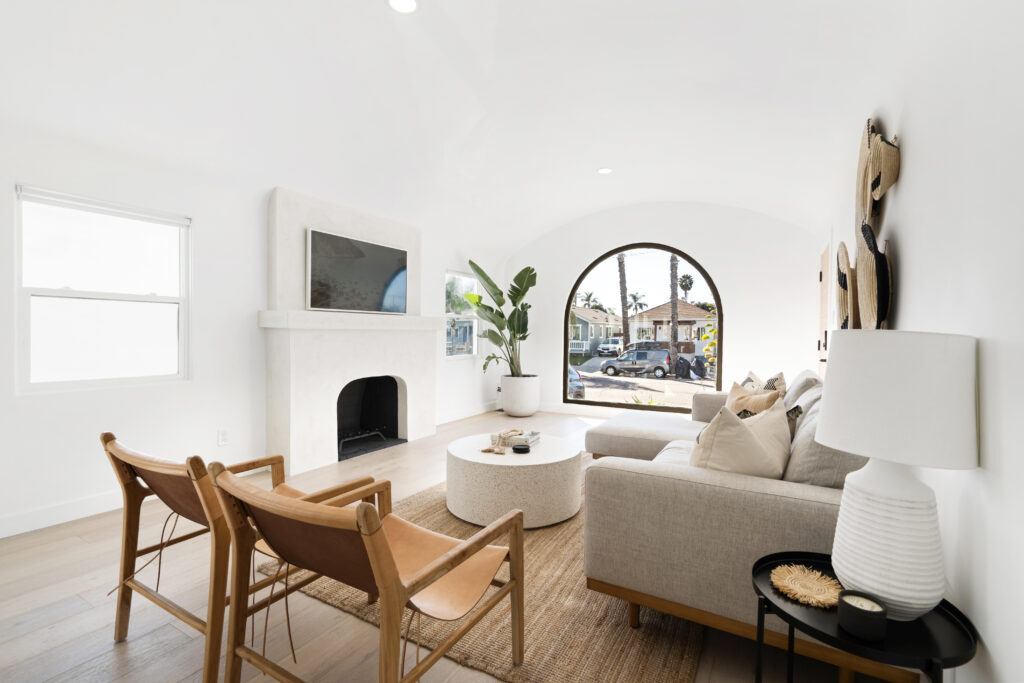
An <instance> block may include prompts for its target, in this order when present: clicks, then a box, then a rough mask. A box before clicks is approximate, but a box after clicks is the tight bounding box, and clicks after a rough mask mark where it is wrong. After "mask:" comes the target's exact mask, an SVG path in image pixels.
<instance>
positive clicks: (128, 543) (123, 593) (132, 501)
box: [114, 489, 142, 643]
mask: <svg viewBox="0 0 1024 683" xmlns="http://www.w3.org/2000/svg"><path fill="white" fill-rule="evenodd" d="M141 513H142V496H139V495H137V494H136V492H135V491H134V490H130V489H129V490H126V491H125V496H124V516H123V519H122V523H121V568H120V570H119V572H118V585H117V614H116V616H115V618H114V641H115V642H118V643H119V642H121V641H122V640H124V639H125V638H127V637H128V620H129V619H130V618H131V612H132V589H131V588H129V587H128V586H126V585H125V581H127V580H128V579H129V578H130V577H131V575H132V574H133V573H134V572H135V556H136V553H137V552H138V549H139V518H140V517H141Z"/></svg>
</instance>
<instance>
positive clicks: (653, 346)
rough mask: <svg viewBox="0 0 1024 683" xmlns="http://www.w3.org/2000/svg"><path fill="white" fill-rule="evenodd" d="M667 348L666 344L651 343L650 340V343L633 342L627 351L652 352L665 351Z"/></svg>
mask: <svg viewBox="0 0 1024 683" xmlns="http://www.w3.org/2000/svg"><path fill="white" fill-rule="evenodd" d="M665 346H666V343H665V342H658V341H650V340H648V341H638V342H633V343H632V344H630V345H629V346H628V347H626V350H627V351H630V350H632V349H648V350H650V349H665ZM665 350H667V349H665Z"/></svg>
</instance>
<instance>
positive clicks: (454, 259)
mask: <svg viewBox="0 0 1024 683" xmlns="http://www.w3.org/2000/svg"><path fill="white" fill-rule="evenodd" d="M422 250H423V263H424V264H425V266H426V268H425V271H429V272H425V273H424V285H423V310H424V313H423V314H424V315H444V312H445V301H444V284H445V280H444V278H445V273H447V272H453V273H462V274H467V275H473V272H472V271H471V270H470V267H469V260H470V259H473V261H474V262H476V263H477V265H479V266H480V267H482V268H483V269H484V270H485V271H486V272H488V273H490V275H491V277H497V274H498V273H499V272H500V271H499V268H498V267H497V265H496V264H497V260H496V259H495V258H494V257H493V253H487V252H483V253H481V252H479V251H478V250H477V249H476V248H473V249H472V250H470V249H467V247H466V246H465V245H464V244H463V242H462V241H461V240H460V239H459V236H457V235H452V236H451V237H450V238H449V239H436V238H429V239H425V240H424V241H423V244H422ZM438 348H439V349H440V351H439V357H438V361H437V423H438V424H444V423H445V422H451V421H453V420H458V419H460V418H463V417H468V416H470V415H477V414H479V413H483V412H486V411H488V410H494V408H495V405H496V397H497V388H498V377H499V376H500V374H501V373H500V372H499V371H498V370H496V369H495V368H494V366H493V365H492V366H491V368H489V369H488V370H487V372H486V373H484V372H483V364H484V357H485V356H486V355H487V354H488V353H490V352H491V349H492V347H491V345H490V343H489V342H487V341H484V340H482V339H480V340H477V354H476V355H475V356H462V357H455V358H448V357H446V356H445V355H444V354H445V333H444V331H442V332H441V333H440V335H439V339H438Z"/></svg>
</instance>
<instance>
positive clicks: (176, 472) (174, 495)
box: [100, 432, 373, 683]
mask: <svg viewBox="0 0 1024 683" xmlns="http://www.w3.org/2000/svg"><path fill="white" fill-rule="evenodd" d="M100 441H101V442H102V444H103V450H104V452H106V454H107V457H108V458H109V459H110V464H111V465H112V466H113V468H114V474H115V475H116V476H117V480H118V482H119V483H120V484H121V491H122V493H123V496H124V517H123V524H122V532H121V567H120V572H119V576H118V579H119V583H118V587H117V615H116V617H115V620H114V640H115V641H117V642H120V641H122V640H124V639H125V638H127V636H128V621H129V618H130V616H131V606H132V594H133V593H139V594H140V595H142V596H144V597H146V598H148V599H149V600H151V601H152V602H154V603H155V604H157V605H158V606H160V607H162V608H163V609H165V610H167V611H168V612H170V613H171V614H173V615H174V616H176V617H177V618H178V619H181V620H182V621H184V622H185V623H186V624H188V625H189V626H191V627H193V628H195V629H196V630H197V631H199V632H201V633H203V634H205V635H206V650H205V654H204V657H203V681H205V682H207V683H212V682H213V681H216V680H217V670H218V666H219V663H220V646H221V637H222V634H223V628H224V609H225V607H226V605H227V602H228V597H227V595H226V584H227V576H228V557H229V553H230V547H231V537H230V533H229V531H228V528H227V523H226V522H225V518H224V513H223V510H222V509H221V505H220V501H219V499H218V498H217V495H216V494H215V493H214V490H213V484H212V482H211V480H210V478H209V476H208V475H207V473H206V467H205V466H204V464H203V461H202V459H201V458H199V457H198V456H193V457H191V458H189V459H188V461H187V462H186V463H185V464H179V463H174V462H170V461H167V460H160V459H157V458H153V457H151V456H148V455H145V454H143V453H138V452H136V451H133V450H131V449H130V448H127V447H126V446H124V445H123V444H121V443H120V442H118V441H117V438H116V437H115V436H114V435H113V434H111V433H109V432H105V433H104V434H102V435H101V436H100ZM262 467H269V468H270V476H271V482H272V485H273V487H274V491H276V492H277V495H280V496H282V497H286V496H287V497H291V498H300V497H303V496H305V498H306V499H307V500H322V499H325V498H331V497H333V496H336V495H338V494H339V493H342V492H344V491H347V490H350V489H353V488H359V487H361V486H365V485H366V484H368V483H370V482H372V481H373V480H372V479H370V478H365V479H359V480H356V481H353V482H347V483H346V484H343V485H340V486H334V487H331V488H329V489H325V490H323V491H320V492H317V493H313V494H309V495H306V494H303V492H302V491H299V490H297V489H294V488H292V487H290V486H288V485H287V484H285V483H284V458H283V457H282V456H280V455H274V456H270V457H266V458H260V459H257V460H250V461H248V462H244V463H239V464H237V465H232V466H231V467H229V468H228V469H229V470H230V471H231V472H233V473H235V474H239V473H242V472H248V471H251V470H255V469H259V468H262ZM151 495H156V497H157V498H159V499H160V500H162V501H163V502H164V504H166V505H167V507H169V508H170V509H171V510H172V511H173V512H176V513H177V514H178V515H180V516H181V517H184V518H185V519H188V520H190V521H192V522H195V523H196V524H199V525H201V526H202V528H201V529H197V530H195V531H192V532H190V533H187V534H184V535H182V536H179V537H177V538H172V539H170V540H168V541H166V542H163V543H157V544H154V545H150V546H147V547H145V548H141V549H140V548H139V547H138V544H139V519H140V513H141V508H142V503H143V501H144V500H145V499H146V498H147V497H149V496H151ZM207 532H209V534H210V585H209V593H208V600H207V608H206V619H205V620H203V619H200V618H199V617H198V616H196V615H195V614H193V613H192V612H189V611H188V610H186V609H185V608H184V607H182V606H181V605H178V604H177V603H175V602H174V601H172V600H170V599H169V598H167V597H166V596H164V595H161V594H160V593H158V592H157V591H155V590H153V589H152V588H150V587H149V586H147V585H145V584H143V583H142V582H141V581H139V580H138V579H137V578H135V572H136V568H135V564H136V559H137V558H139V557H142V556H143V555H148V554H149V553H152V552H159V551H162V549H163V548H166V547H168V546H172V545H176V544H178V543H181V542H183V541H188V540H190V539H193V538H196V537H197V536H201V535H202V534H205V533H207ZM257 549H258V550H261V551H262V552H265V553H267V554H271V551H270V550H269V549H268V548H266V547H265V545H264V544H262V543H261V544H260V545H259V546H258V547H257ZM284 576H285V573H283V572H282V573H280V574H278V575H277V576H273V577H270V578H267V579H264V580H262V581H259V582H256V583H254V584H253V585H252V586H247V589H248V590H246V591H243V592H242V593H240V594H239V595H244V596H246V598H248V595H249V593H255V592H256V591H259V590H261V589H263V588H266V587H267V586H270V585H271V584H273V583H274V582H275V581H277V580H280V579H282V578H284ZM313 578H316V577H313ZM310 580H312V579H310ZM302 585H305V582H303V583H297V584H295V585H293V586H289V591H288V592H291V591H293V590H297V589H298V588H301V587H302ZM283 595H284V592H283V591H281V592H280V593H278V595H275V597H278V596H281V597H283ZM275 601H276V600H275ZM239 602H243V603H244V602H246V600H241V601H239Z"/></svg>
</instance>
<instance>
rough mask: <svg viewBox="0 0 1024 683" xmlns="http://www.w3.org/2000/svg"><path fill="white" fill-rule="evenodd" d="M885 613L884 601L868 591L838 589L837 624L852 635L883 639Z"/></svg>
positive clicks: (872, 639)
mask: <svg viewBox="0 0 1024 683" xmlns="http://www.w3.org/2000/svg"><path fill="white" fill-rule="evenodd" d="M887 614H888V611H887V610H886V608H885V603H884V602H882V601H881V600H879V599H878V598H877V597H875V596H874V595H871V594H870V593H864V592H861V591H851V590H841V591H839V626H840V627H841V628H842V629H843V630H844V631H846V632H847V633H849V634H850V635H852V636H856V637H857V638H860V639H861V640H870V641H878V640H882V639H884V638H885V621H886V615H887Z"/></svg>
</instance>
